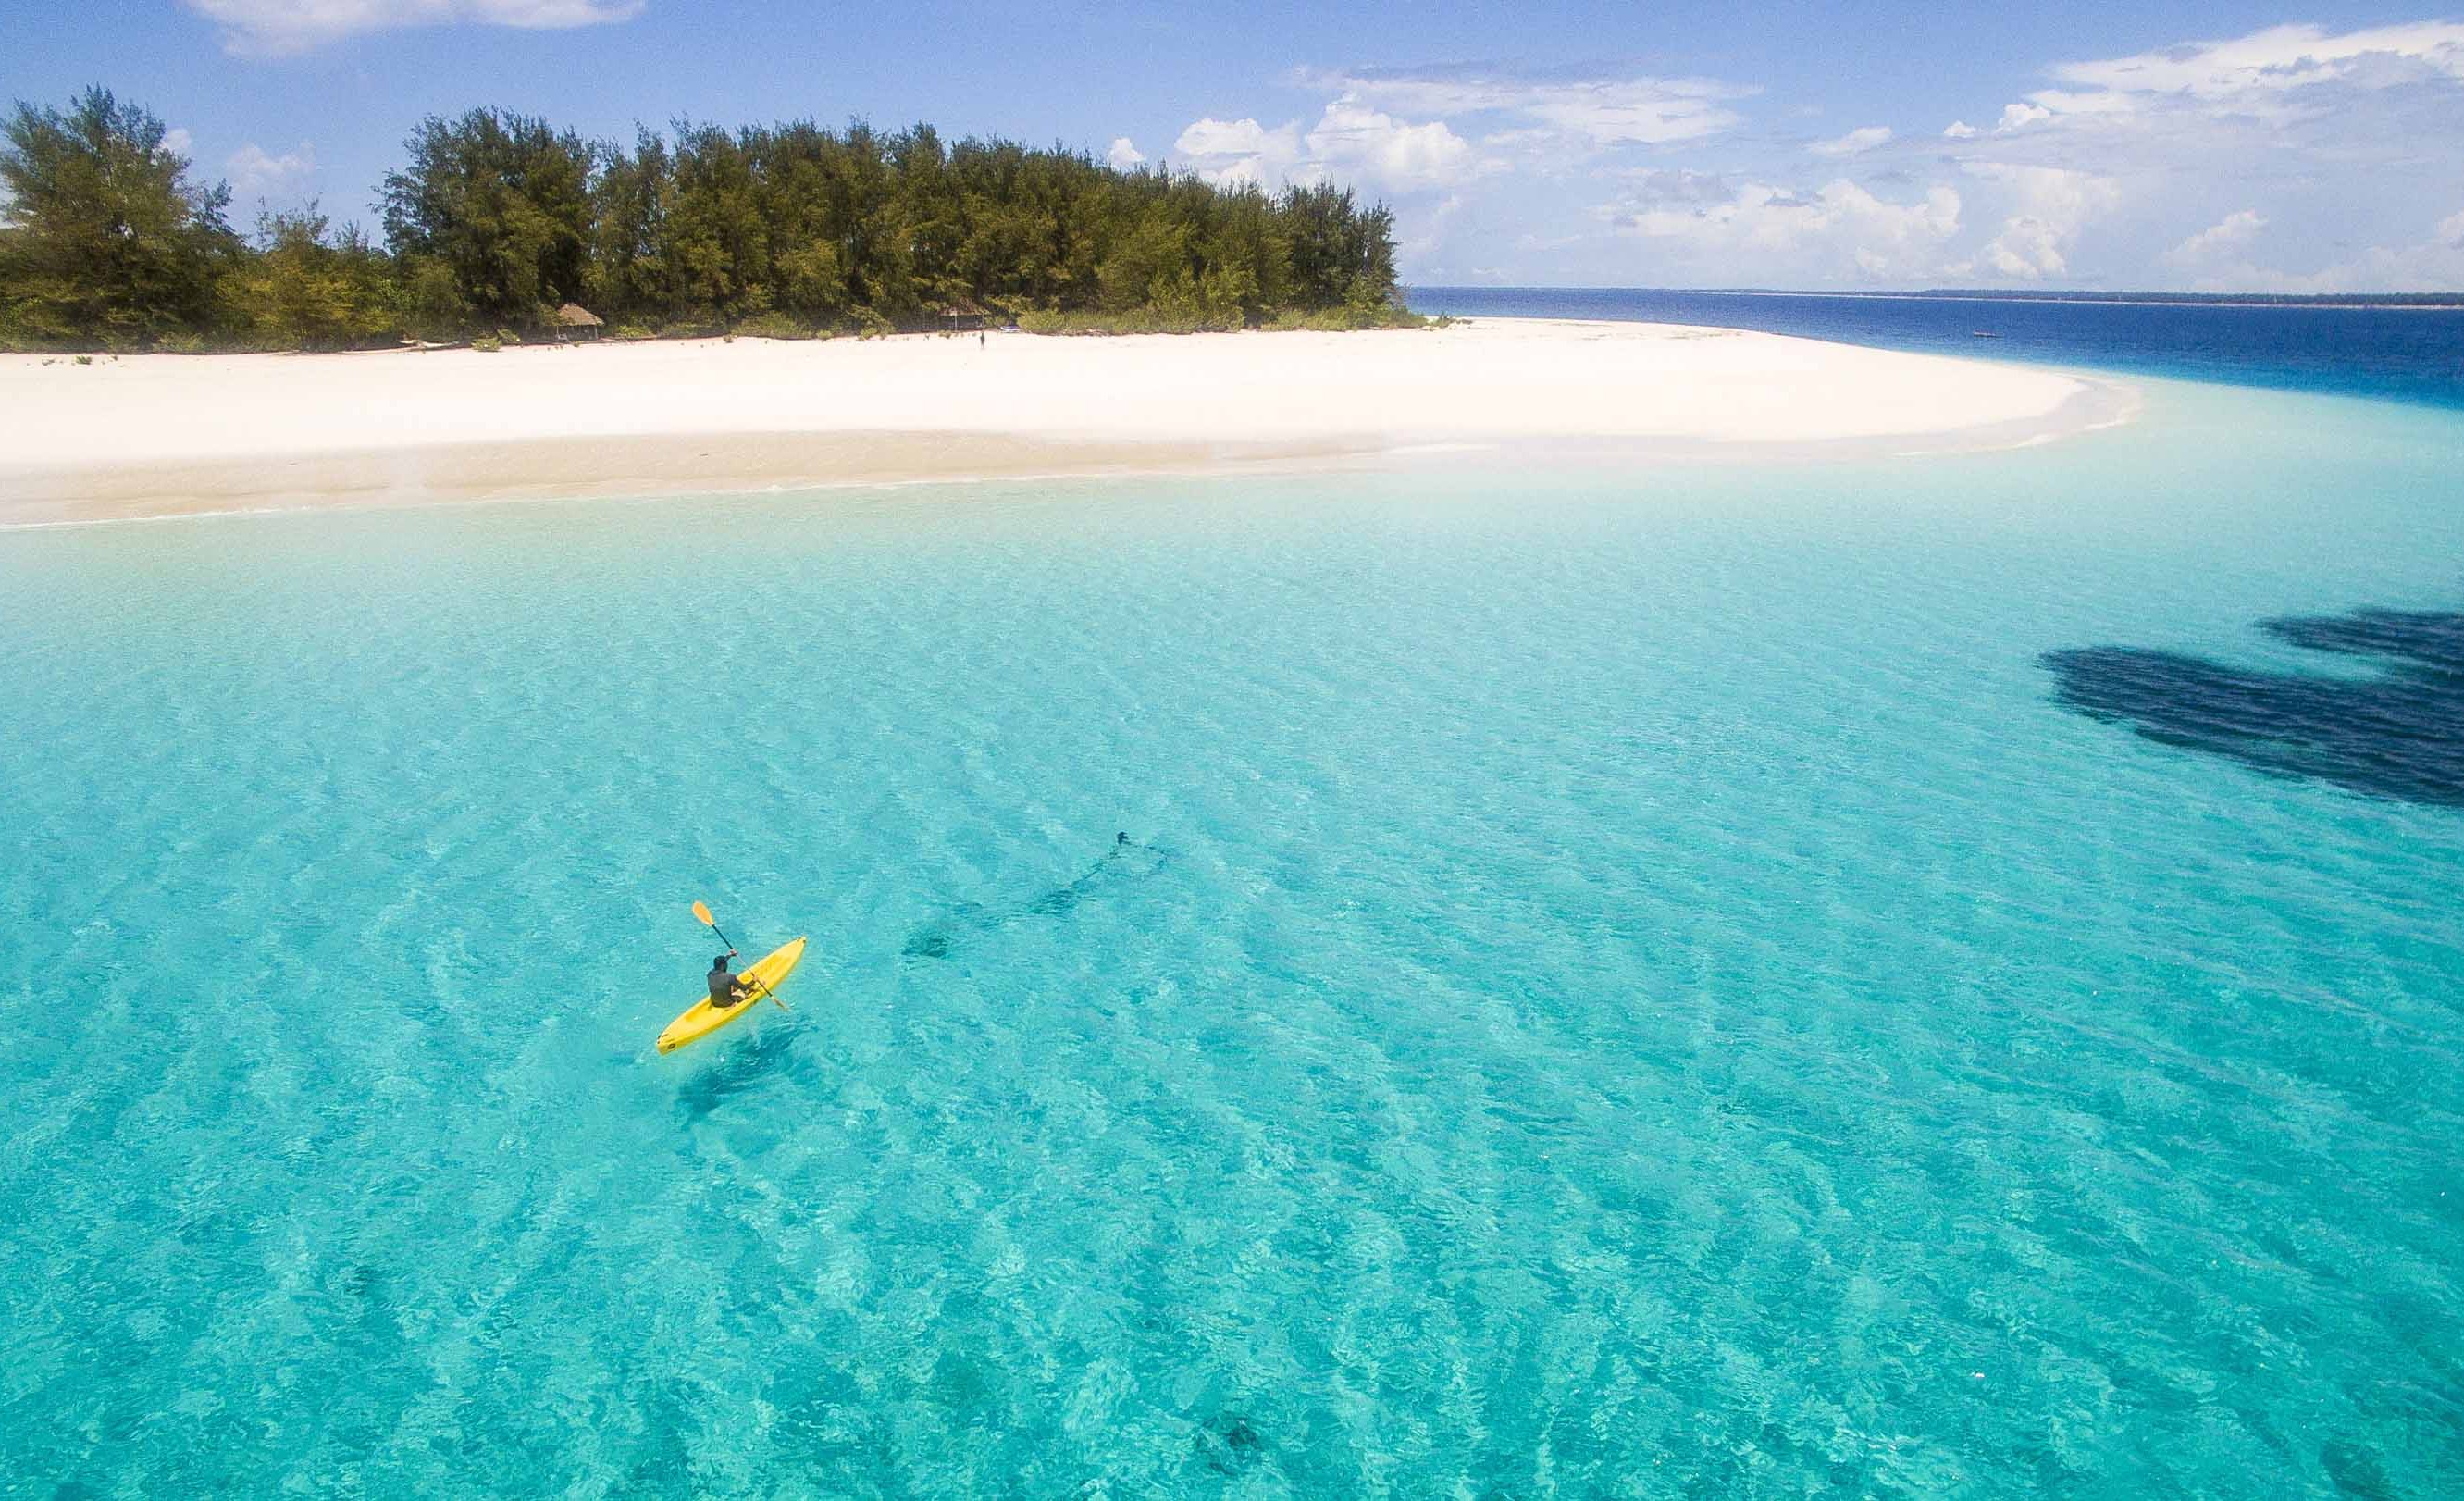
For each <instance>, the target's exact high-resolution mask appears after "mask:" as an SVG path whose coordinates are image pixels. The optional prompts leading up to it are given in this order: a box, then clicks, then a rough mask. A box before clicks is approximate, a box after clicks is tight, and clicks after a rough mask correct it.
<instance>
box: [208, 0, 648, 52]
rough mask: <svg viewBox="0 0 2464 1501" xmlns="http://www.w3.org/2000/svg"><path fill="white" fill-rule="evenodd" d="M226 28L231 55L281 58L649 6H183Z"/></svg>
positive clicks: (492, 2)
mask: <svg viewBox="0 0 2464 1501" xmlns="http://www.w3.org/2000/svg"><path fill="white" fill-rule="evenodd" d="M181 3H182V4H184V5H186V6H187V8H188V9H189V10H191V11H196V12H197V13H198V14H200V15H202V16H205V17H206V18H207V19H208V20H210V21H213V22H215V23H217V24H218V25H220V26H221V27H222V32H223V48H224V50H225V51H227V52H230V53H232V54H235V55H243V56H248V55H256V56H280V55H289V54H294V53H302V52H307V51H309V50H311V49H312V48H317V47H321V46H323V45H325V44H326V43H328V42H334V41H340V40H341V39H342V38H343V37H346V36H356V35H360V34H362V33H367V32H385V31H392V30H395V29H397V28H400V27H406V26H441V25H446V24H449V23H453V22H469V23H473V24H475V25H483V26H513V27H520V28H524V29H526V30H535V31H547V30H561V29H563V28H568V27H576V26H597V25H600V24H602V23H605V22H608V21H627V20H630V19H632V18H633V17H634V16H636V15H639V14H641V13H642V6H643V3H644V0H181Z"/></svg>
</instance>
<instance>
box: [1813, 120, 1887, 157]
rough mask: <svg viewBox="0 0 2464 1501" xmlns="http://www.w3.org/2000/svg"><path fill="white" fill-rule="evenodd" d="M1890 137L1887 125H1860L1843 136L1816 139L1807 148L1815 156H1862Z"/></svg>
mask: <svg viewBox="0 0 2464 1501" xmlns="http://www.w3.org/2000/svg"><path fill="white" fill-rule="evenodd" d="M1890 139H1891V127H1890V126H1888V125H1861V126H1859V127H1858V128H1857V129H1855V130H1852V131H1850V132H1848V133H1847V134H1846V135H1844V136H1834V137H1833V138H1831V139H1830V140H1828V141H1817V142H1815V143H1814V144H1813V145H1811V146H1809V147H1808V148H1807V149H1808V150H1811V151H1812V152H1813V153H1814V154H1815V156H1862V155H1863V154H1864V153H1866V152H1868V151H1871V150H1873V149H1874V148H1875V147H1876V146H1879V145H1881V144H1882V143H1884V142H1886V141H1888V140H1890Z"/></svg>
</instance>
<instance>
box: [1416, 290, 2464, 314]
mask: <svg viewBox="0 0 2464 1501" xmlns="http://www.w3.org/2000/svg"><path fill="white" fill-rule="evenodd" d="M1403 292H1404V295H1405V296H1406V297H1413V296H1419V295H1421V294H1426V293H1445V292H1471V293H1502V292H1529V293H1537V294H1541V295H1544V296H1545V295H1549V294H1551V293H1554V294H1560V295H1565V294H1582V293H1599V292H1632V293H1644V294H1649V295H1652V296H1657V297H1706V298H1858V299H1860V300H1865V301H1875V302H2051V303H2060V304H2068V305H2074V306H2087V307H2249V308H2266V307H2276V308H2321V309H2349V310H2353V311H2377V312H2389V313H2464V293H2457V294H2449V293H2440V292H2423V293H2410V292H2392V293H2387V292H2379V293H2342V292H2327V293H2317V294H2285V295H2282V296H2277V295H2275V294H2272V293H2252V294H2248V295H2240V294H2234V293H2203V292H2002V291H1995V290H1992V289H1990V288H1977V289H1960V288H1950V287H1946V288H1937V289H1932V290H1928V291H1924V292H1845V291H1837V290H1832V291H1815V290H1808V289H1792V288H1787V287H1618V286H1580V287H1523V286H1472V285H1442V284H1440V283H1436V282H1431V283H1429V284H1427V285H1412V286H1407V287H1405V288H1404V289H1403ZM1489 316H1492V317H1495V316H1499V315H1493V314H1492V315H1489Z"/></svg>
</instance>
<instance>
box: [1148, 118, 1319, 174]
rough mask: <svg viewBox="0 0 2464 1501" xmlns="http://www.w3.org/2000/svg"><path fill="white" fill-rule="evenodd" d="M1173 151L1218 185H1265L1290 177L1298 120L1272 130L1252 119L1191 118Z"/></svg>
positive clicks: (1296, 150)
mask: <svg viewBox="0 0 2464 1501" xmlns="http://www.w3.org/2000/svg"><path fill="white" fill-rule="evenodd" d="M1172 149H1173V154H1174V155H1176V156H1177V157H1179V158H1180V159H1181V160H1182V161H1184V162H1186V163H1188V164H1189V166H1191V168H1192V169H1193V170H1195V171H1196V172H1197V173H1198V175H1199V176H1200V177H1203V178H1205V179H1206V180H1207V181H1208V182H1210V183H1214V184H1217V185H1219V186H1225V187H1228V186H1231V185H1233V184H1236V183H1252V184H1257V185H1259V186H1262V187H1263V186H1265V185H1267V184H1269V183H1272V182H1277V181H1281V180H1284V179H1287V178H1288V177H1289V176H1290V174H1291V170H1292V167H1293V166H1294V165H1295V164H1297V163H1298V162H1299V161H1300V155H1301V127H1300V123H1299V121H1293V122H1292V123H1290V124H1287V125H1278V126H1277V127H1275V128H1274V129H1272V130H1269V129H1267V128H1266V127H1265V126H1264V125H1262V124H1260V123H1258V121H1255V120H1246V119H1244V120H1217V119H1215V118H1213V117H1212V116H1209V117H1207V118H1206V119H1203V120H1194V121H1190V122H1189V125H1188V127H1187V128H1186V129H1184V130H1182V131H1181V133H1180V138H1179V139H1178V140H1177V141H1175V142H1174V143H1172Z"/></svg>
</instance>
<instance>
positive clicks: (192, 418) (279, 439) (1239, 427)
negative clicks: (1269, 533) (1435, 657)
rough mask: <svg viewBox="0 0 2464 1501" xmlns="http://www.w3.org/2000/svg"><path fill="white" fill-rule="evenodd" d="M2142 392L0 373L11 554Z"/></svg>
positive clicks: (2027, 386) (1760, 381) (1430, 340)
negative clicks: (173, 535)
mask: <svg viewBox="0 0 2464 1501" xmlns="http://www.w3.org/2000/svg"><path fill="white" fill-rule="evenodd" d="M2131 404H2132V398H2131V397H2130V395H2129V391H2128V388H2127V387H2126V386H2119V385H2115V384H2112V383H2105V382H2098V381H2094V380H2090V379H2086V378H2082V377H2079V376H2078V375H2074V374H2071V373H2068V372H2064V371H2059V370H2054V369H2048V368H2044V367H2032V366H2025V365H2019V364H2005V363H1995V362H1984V361H1976V360H1971V359H1959V358H1953V357H1949V356H1945V355H1935V354H1911V353H1903V352H1897V351H1890V350H1881V349H1869V348H1863V347H1859V346H1856V345H1850V344H1841V343H1830V342H1820V341H1815V340H1809V339H1796V338H1790V337H1785V336H1781V335H1776V334H1764V333H1750V332H1741V331H1736V330H1726V329H1706V328H1697V327H1684V326H1678V325H1670V324H1657V323H1631V322H1605V321H1602V322H1587V321H1576V320H1527V319H1495V320H1486V319H1483V320H1468V321H1465V322H1462V323H1458V324H1456V325H1455V326H1452V327H1447V328H1428V329H1405V330H1383V331H1372V332H1357V333H1298V332H1286V333H1261V332H1244V333H1223V334H1194V335H1126V336H1121V337H1116V338H1108V339H1052V338H1041V337H1037V336H1033V335H1026V334H1015V333H996V334H992V335H990V336H989V337H988V338H986V339H983V340H981V341H979V340H978V339H977V338H975V337H973V336H968V337H961V338H955V339H954V338H948V337H942V336H935V335H913V336H901V337H894V338H888V339H880V340H872V341H863V342H858V341H852V340H839V341H830V342H802V341H797V342H778V341H767V340H758V339H738V340H736V341H734V342H721V341H717V340H702V341H676V342H651V343H640V344H598V345H563V346H559V345H545V346H542V345H526V346H523V347H521V348H518V349H506V350H502V351H498V352H493V353H492V352H483V351H480V350H474V349H451V350H436V351H429V352H412V351H371V352H366V353H360V354H334V355H202V356H200V355H139V356H129V357H125V358H121V359H117V360H114V359H110V358H107V357H106V358H102V359H99V360H97V361H95V362H93V363H91V364H75V363H72V362H68V361H63V360H61V359H59V358H58V357H56V356H55V357H42V356H32V355H11V356H0V407H5V408H7V409H8V410H9V411H10V413H11V417H12V418H13V419H15V420H14V421H13V422H12V424H11V429H12V430H11V434H10V435H9V436H8V438H7V439H5V440H4V441H5V447H0V524H58V523H63V522H75V521H80V520H108V519H137V518H144V517H159V516H176V515H197V514H207V513H219V512H227V511H234V510H237V511H246V510H257V509H265V508H269V507H271V508H279V509H295V508H302V507H315V506H322V505H332V504H365V503H371V502H376V503H384V502H394V501H427V500H438V499H454V498H483V497H512V496H539V495H600V494H605V495H616V494H636V495H639V494H671V495H672V494H686V493H692V492H694V491H707V490H721V489H784V488H804V487H810V486H826V485H847V484H894V483H904V482H921V481H946V480H955V479H989V478H1026V477H1039V478H1040V477H1055V476H1062V475H1072V476H1075V475H1126V474H1154V473H1219V472H1223V471H1227V470H1231V471H1247V470H1254V469H1258V468H1262V467H1271V468H1295V467H1309V468H1323V467H1329V466H1334V465H1355V464H1360V463H1390V464H1409V463H1423V462H1431V461H1433V460H1432V459H1431V457H1430V455H1433V454H1439V453H1443V454H1447V455H1450V456H1449V457H1447V458H1445V459H1444V460H1442V461H1443V462H1446V463H1449V464H1455V463H1460V462H1467V461H1476V460H1474V459H1473V458H1471V457H1470V455H1473V454H1476V453H1489V454H1491V455H1493V456H1494V457H1495V458H1496V459H1497V460H1498V461H1500V462H1507V463H1511V464H1513V465H1515V466H1517V467H1529V466H1530V465H1532V464H1534V463H1537V464H1543V465H1545V464H1548V463H1551V462H1562V461H1570V460H1571V459H1573V458H1574V457H1579V458H1581V459H1582V460H1584V461H1587V462H1589V461H1595V460H1596V461H1601V462H1607V463H1610V464H1613V465H1634V466H1645V465H1648V464H1651V463H1655V462H1661V461H1665V460H1667V459H1670V458H1672V457H1675V458H1698V457H1704V456H1733V455H1740V454H1742V455H1747V456H1753V457H1760V456H1765V455H1771V456H1780V457H1809V458H1820V457H1823V456H1826V455H1840V454H1852V453H1853V454H1873V453H1886V454H1887V453H1940V452H1946V451H1956V450H1962V449H1966V450H1975V449H1985V448H2007V447H2015V446H2020V445H2027V444H2035V443H2041V442H2045V441H2048V440H2049V439H2052V438H2055V437H2058V436H2061V435H2064V434H2068V433H2073V432H2079V431H2082V430H2088V429H2091V428H2095V427H2100V426H2106V425H2109V424H2110V423H2111V422H2113V421H2117V420H2124V419H2126V417H2127V414H2128V411H2129V409H2130V408H2131Z"/></svg>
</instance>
